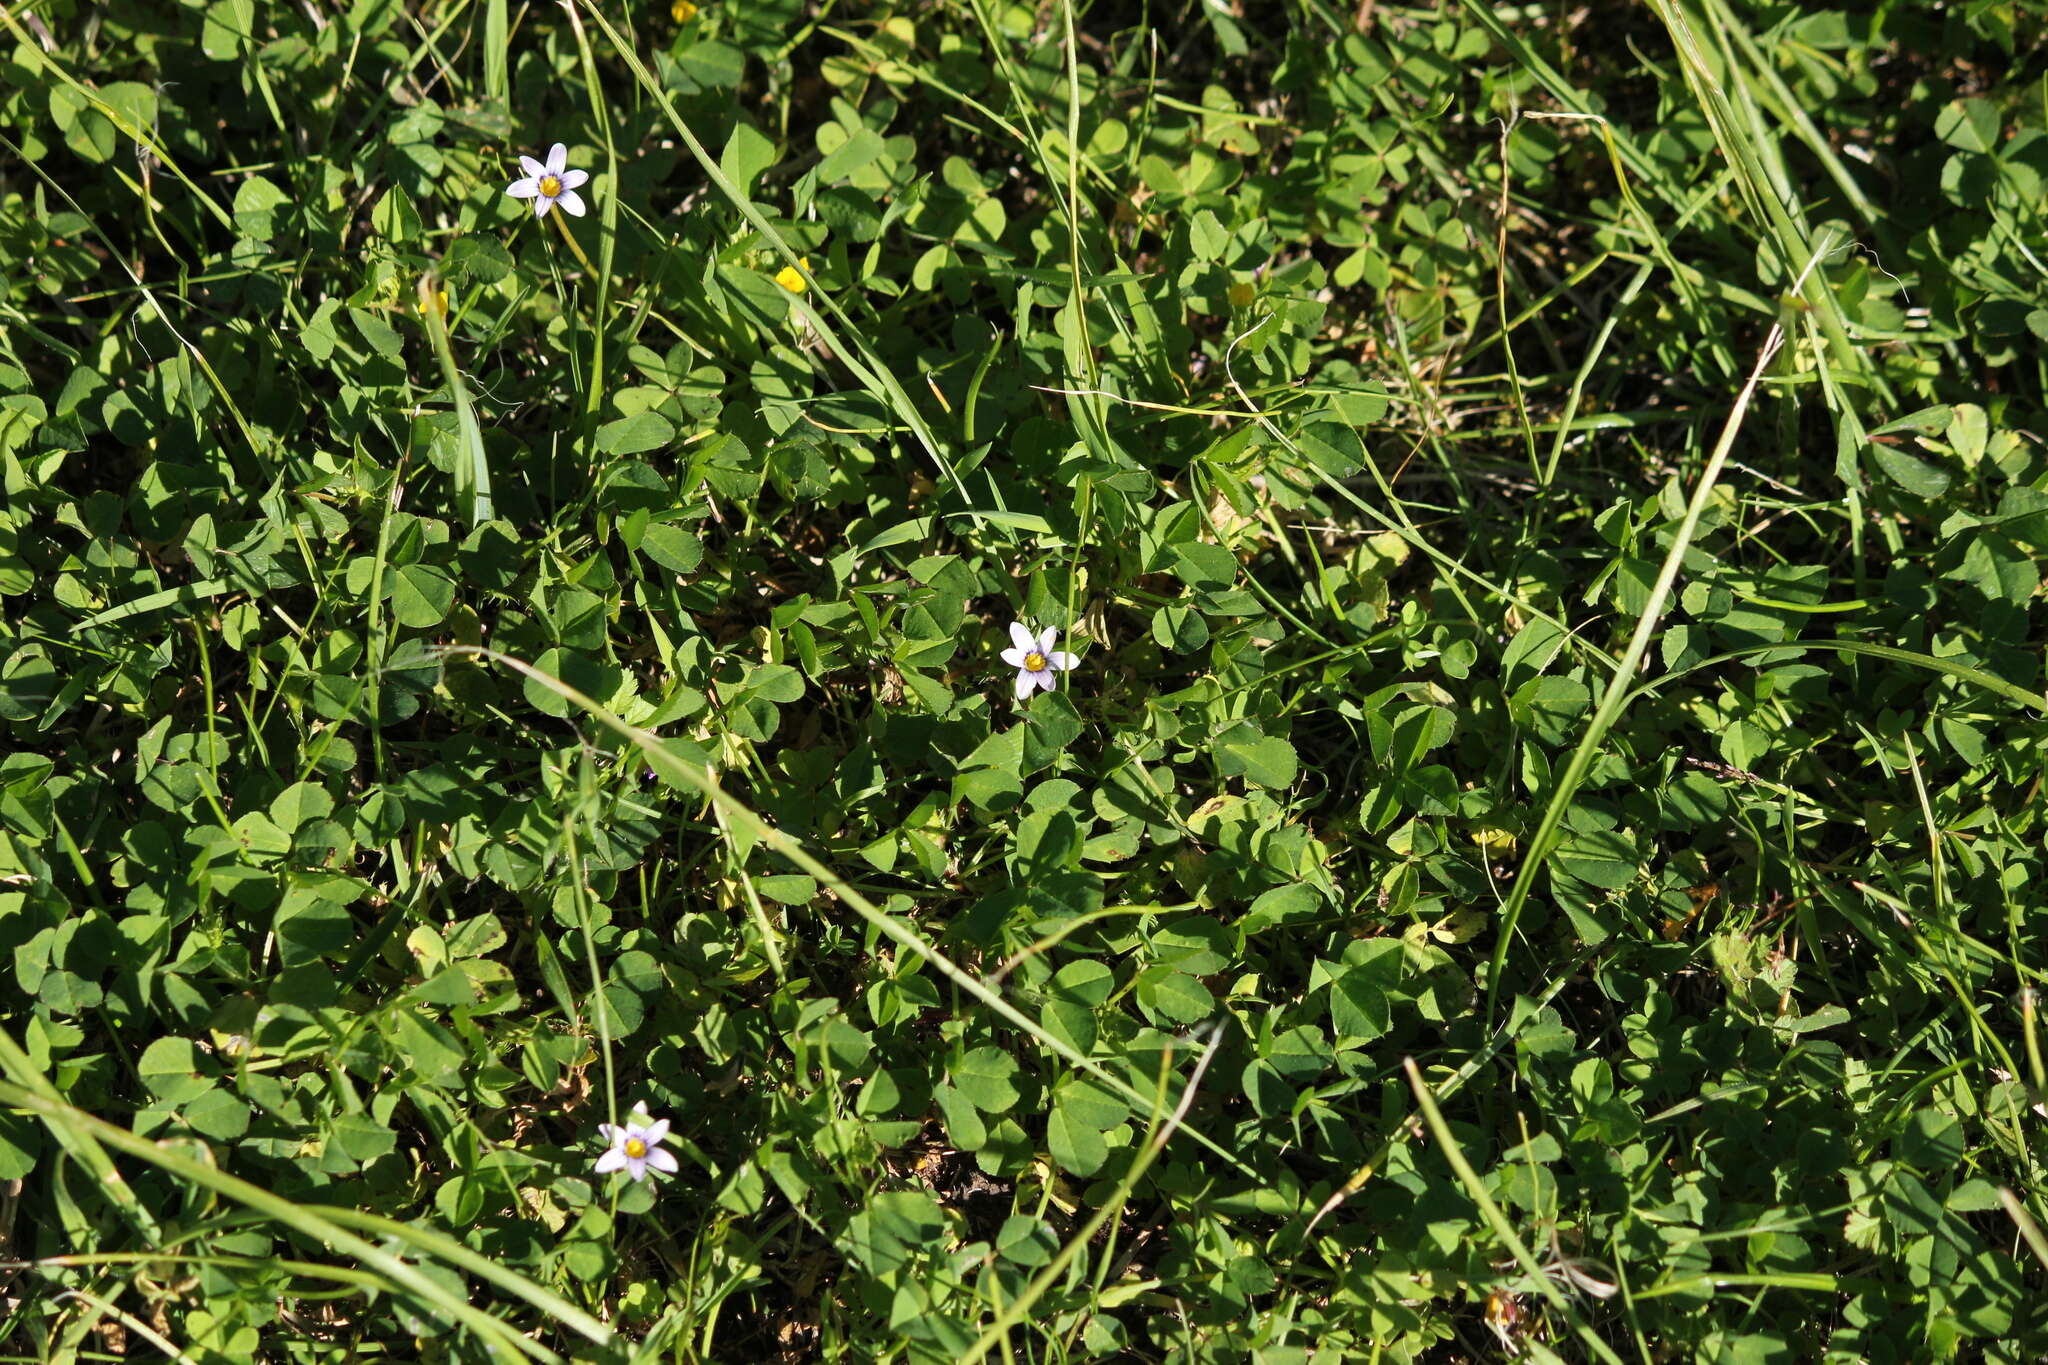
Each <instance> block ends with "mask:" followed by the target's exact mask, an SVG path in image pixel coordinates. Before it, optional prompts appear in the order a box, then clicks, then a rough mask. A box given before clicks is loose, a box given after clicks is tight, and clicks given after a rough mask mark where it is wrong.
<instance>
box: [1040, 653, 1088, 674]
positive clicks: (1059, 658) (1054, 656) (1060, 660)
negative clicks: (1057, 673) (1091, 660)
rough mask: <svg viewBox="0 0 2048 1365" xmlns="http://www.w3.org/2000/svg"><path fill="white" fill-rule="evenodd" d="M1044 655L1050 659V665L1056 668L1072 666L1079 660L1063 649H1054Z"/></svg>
mask: <svg viewBox="0 0 2048 1365" xmlns="http://www.w3.org/2000/svg"><path fill="white" fill-rule="evenodd" d="M1045 657H1046V658H1048V659H1050V660H1052V666H1053V667H1054V668H1058V669H1068V668H1072V667H1073V666H1074V665H1075V664H1077V663H1079V662H1081V661H1080V660H1079V659H1077V658H1075V657H1074V656H1073V655H1071V654H1069V653H1067V651H1065V650H1064V649H1056V650H1054V651H1053V652H1052V653H1050V654H1048V655H1046V656H1045Z"/></svg>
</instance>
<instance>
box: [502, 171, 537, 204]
mask: <svg viewBox="0 0 2048 1365" xmlns="http://www.w3.org/2000/svg"><path fill="white" fill-rule="evenodd" d="M505 193H507V194H509V195H511V196H512V197H513V198H514V199H531V198H533V196H535V195H536V194H539V193H540V182H539V181H538V180H535V179H534V178H533V177H532V176H530V175H529V176H528V177H526V179H524V180H515V181H513V182H512V183H511V184H509V185H507V186H506V187H505Z"/></svg>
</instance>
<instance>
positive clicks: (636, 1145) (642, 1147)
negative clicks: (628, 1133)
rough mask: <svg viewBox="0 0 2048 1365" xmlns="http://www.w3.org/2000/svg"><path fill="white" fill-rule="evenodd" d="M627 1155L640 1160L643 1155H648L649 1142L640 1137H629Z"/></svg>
mask: <svg viewBox="0 0 2048 1365" xmlns="http://www.w3.org/2000/svg"><path fill="white" fill-rule="evenodd" d="M626 1155H627V1156H629V1157H632V1158H633V1159H634V1160H635V1161H638V1160H639V1159H640V1158H641V1157H643V1156H646V1155H647V1144H646V1143H644V1142H642V1141H641V1140H640V1139H639V1138H627V1139H626Z"/></svg>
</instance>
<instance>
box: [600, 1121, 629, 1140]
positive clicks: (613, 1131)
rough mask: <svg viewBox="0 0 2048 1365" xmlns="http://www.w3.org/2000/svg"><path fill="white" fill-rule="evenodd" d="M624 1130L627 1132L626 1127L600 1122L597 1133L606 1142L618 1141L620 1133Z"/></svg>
mask: <svg viewBox="0 0 2048 1365" xmlns="http://www.w3.org/2000/svg"><path fill="white" fill-rule="evenodd" d="M623 1132H625V1129H623V1128H614V1127H612V1126H611V1125H610V1124H609V1123H600V1124H598V1125H597V1135H598V1136H599V1137H601V1138H603V1139H604V1140H605V1141H606V1142H617V1141H618V1140H619V1135H620V1134H621V1133H623Z"/></svg>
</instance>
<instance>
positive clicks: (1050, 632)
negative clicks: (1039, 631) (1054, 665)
mask: <svg viewBox="0 0 2048 1365" xmlns="http://www.w3.org/2000/svg"><path fill="white" fill-rule="evenodd" d="M1059 638H1060V633H1059V630H1058V629H1057V628H1056V627H1053V626H1047V627H1046V628H1045V633H1044V634H1043V635H1041V636H1039V637H1038V652H1039V653H1040V654H1050V653H1052V647H1053V646H1054V645H1055V644H1057V643H1058V642H1059Z"/></svg>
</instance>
